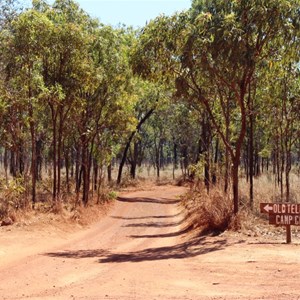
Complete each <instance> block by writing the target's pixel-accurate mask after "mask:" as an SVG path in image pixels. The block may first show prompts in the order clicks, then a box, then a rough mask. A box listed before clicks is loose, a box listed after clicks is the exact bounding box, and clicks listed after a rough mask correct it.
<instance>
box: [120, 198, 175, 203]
mask: <svg viewBox="0 0 300 300" xmlns="http://www.w3.org/2000/svg"><path fill="white" fill-rule="evenodd" d="M117 201H120V202H129V203H138V202H140V203H158V204H177V203H179V202H180V200H179V199H178V200H174V199H172V200H171V199H167V198H139V197H138V198H125V197H118V198H117Z"/></svg>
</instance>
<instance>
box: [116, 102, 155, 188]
mask: <svg viewBox="0 0 300 300" xmlns="http://www.w3.org/2000/svg"><path fill="white" fill-rule="evenodd" d="M153 112H154V108H152V109H150V110H149V111H148V112H147V113H146V115H145V116H144V117H143V118H142V119H141V120H140V121H139V123H138V125H137V126H136V129H135V130H134V131H133V132H132V133H131V134H130V136H129V139H128V141H127V143H126V146H125V149H124V152H123V156H122V159H121V163H120V166H119V172H118V178H117V184H120V183H121V180H122V172H123V167H124V165H125V162H126V158H127V153H128V150H129V147H130V143H131V141H132V139H133V137H134V136H135V134H136V133H137V132H138V131H139V130H140V128H141V127H142V125H143V124H144V123H145V122H146V120H147V119H148V118H150V116H151V115H152V114H153Z"/></svg>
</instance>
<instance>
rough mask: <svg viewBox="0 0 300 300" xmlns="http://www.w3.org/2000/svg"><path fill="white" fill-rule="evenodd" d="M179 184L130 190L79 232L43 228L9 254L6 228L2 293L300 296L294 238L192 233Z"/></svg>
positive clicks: (15, 295) (23, 296)
mask: <svg viewBox="0 0 300 300" xmlns="http://www.w3.org/2000/svg"><path fill="white" fill-rule="evenodd" d="M183 192H184V190H183V188H180V187H171V186H164V187H155V188H154V189H153V190H149V191H142V192H132V193H128V194H126V195H124V196H122V197H120V198H119V199H118V200H117V201H116V204H115V205H114V207H113V209H112V210H111V211H110V213H109V214H108V215H107V216H106V217H105V218H104V219H103V220H101V221H100V222H98V223H97V224H94V225H93V226H92V227H91V228H89V229H87V230H85V231H84V232H78V233H76V234H73V235H72V237H71V238H68V239H67V240H63V239H54V240H51V239H50V237H47V236H44V237H43V238H42V239H41V240H40V242H39V243H38V245H37V244H34V245H32V247H31V246H30V245H26V247H25V246H24V249H26V251H25V252H24V251H23V249H21V248H20V249H19V252H16V253H13V257H12V253H7V252H6V250H5V249H6V248H5V247H3V249H1V240H2V239H3V240H4V238H5V236H4V235H5V234H6V235H7V234H9V232H4V231H1V232H0V262H2V265H0V299H124V300H125V299H126V300H130V299H139V300H142V299H143V300H144V299H160V300H164V299H193V300H194V299H300V285H299V283H298V282H299V275H300V253H299V250H300V248H299V246H297V245H282V244H280V243H277V244H276V243H269V241H266V242H264V241H261V240H251V241H250V240H247V241H245V240H243V239H241V238H239V237H238V236H236V237H234V236H232V235H231V236H230V235H223V236H219V237H194V238H192V237H191V235H190V234H187V232H186V230H185V226H184V225H185V224H184V222H183V214H182V211H181V208H180V206H179V205H178V202H179V200H178V195H180V194H181V193H183ZM20 239H22V236H20ZM16 243H17V244H18V243H19V244H20V245H21V244H22V243H21V242H20V240H19V241H16ZM5 259H7V260H5ZM298 296H299V297H298Z"/></svg>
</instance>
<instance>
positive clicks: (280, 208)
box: [260, 203, 300, 244]
mask: <svg viewBox="0 0 300 300" xmlns="http://www.w3.org/2000/svg"><path fill="white" fill-rule="evenodd" d="M260 212H261V213H265V214H269V224H272V225H277V226H285V227H286V242H287V244H290V243H291V242H292V235H291V225H296V226H300V204H295V203H260Z"/></svg>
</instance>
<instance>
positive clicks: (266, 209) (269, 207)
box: [264, 204, 273, 213]
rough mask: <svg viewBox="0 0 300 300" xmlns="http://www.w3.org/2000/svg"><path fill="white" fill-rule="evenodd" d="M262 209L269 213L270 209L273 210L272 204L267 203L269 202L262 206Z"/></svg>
mask: <svg viewBox="0 0 300 300" xmlns="http://www.w3.org/2000/svg"><path fill="white" fill-rule="evenodd" d="M264 210H265V211H266V212H267V213H269V212H270V211H272V210H273V206H272V205H269V204H267V205H266V206H264Z"/></svg>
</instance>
